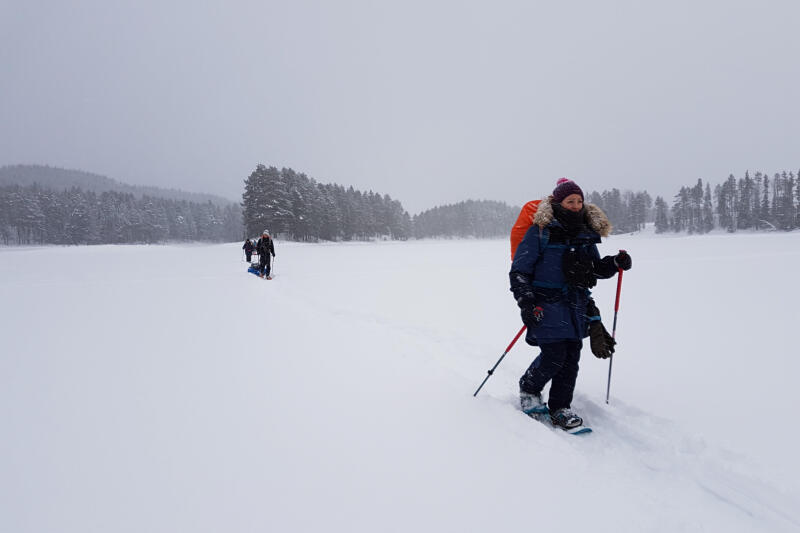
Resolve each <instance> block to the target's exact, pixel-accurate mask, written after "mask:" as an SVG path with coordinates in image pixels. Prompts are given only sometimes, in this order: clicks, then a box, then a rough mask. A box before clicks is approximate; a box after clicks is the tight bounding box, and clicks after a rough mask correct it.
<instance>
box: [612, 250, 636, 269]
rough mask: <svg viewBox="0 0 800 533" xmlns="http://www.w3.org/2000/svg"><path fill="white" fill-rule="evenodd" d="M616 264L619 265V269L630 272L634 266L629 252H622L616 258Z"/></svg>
mask: <svg viewBox="0 0 800 533" xmlns="http://www.w3.org/2000/svg"><path fill="white" fill-rule="evenodd" d="M614 264H615V265H617V268H621V269H622V270H630V269H631V267H632V266H633V261H632V260H631V256H630V254H629V253H628V252H626V251H625V250H620V251H619V253H618V254H617V255H615V256H614Z"/></svg>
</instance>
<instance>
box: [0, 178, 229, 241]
mask: <svg viewBox="0 0 800 533" xmlns="http://www.w3.org/2000/svg"><path fill="white" fill-rule="evenodd" d="M241 234H242V226H241V210H240V209H239V206H238V205H236V204H229V205H228V206H226V207H221V206H218V205H215V204H212V203H211V202H206V203H195V202H188V201H186V200H170V199H165V198H157V197H152V196H141V197H136V196H134V195H133V194H130V193H121V192H116V191H105V192H102V193H100V194H97V193H95V192H94V191H84V190H83V189H81V188H78V187H72V188H69V189H64V190H61V191H58V190H53V189H46V188H42V187H40V186H39V185H29V186H21V185H5V186H0V239H2V241H3V243H4V244H6V245H8V244H133V243H157V242H164V241H211V242H230V241H234V240H238V239H239V238H240V237H241Z"/></svg>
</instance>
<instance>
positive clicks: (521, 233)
mask: <svg viewBox="0 0 800 533" xmlns="http://www.w3.org/2000/svg"><path fill="white" fill-rule="evenodd" d="M541 202H542V201H541V200H531V201H530V202H528V203H527V204H525V205H524V206H522V211H520V212H519V216H518V217H517V221H516V222H514V226H513V227H512V228H511V260H512V261H513V260H514V254H516V253H517V247H518V246H519V243H521V242H522V239H523V238H524V237H525V234H526V233H527V232H528V228H530V227H531V226H532V225H533V216H534V215H535V214H536V210H537V209H539V204H540V203H541ZM540 237H541V235H540Z"/></svg>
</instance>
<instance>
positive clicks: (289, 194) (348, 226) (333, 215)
mask: <svg viewBox="0 0 800 533" xmlns="http://www.w3.org/2000/svg"><path fill="white" fill-rule="evenodd" d="M242 215H243V219H244V226H245V230H246V232H247V235H250V236H255V235H260V234H261V232H262V231H264V230H268V231H270V234H271V235H273V236H278V237H281V238H284V239H288V240H295V241H312V242H313V241H319V240H326V241H340V240H345V241H350V240H370V239H376V238H377V239H407V238H408V237H410V236H411V229H412V225H411V218H410V217H409V215H408V213H407V212H406V211H405V209H403V206H402V204H401V203H400V202H398V201H397V200H392V198H391V197H390V196H389V195H383V196H381V195H380V194H377V193H375V192H373V191H369V192H366V193H363V192H361V191H358V190H355V189H353V187H352V186H351V187H348V188H347V189H345V188H344V187H343V186H341V185H337V184H335V183H334V184H322V183H318V182H317V181H316V180H314V179H313V178H309V177H308V176H306V175H305V174H302V173H298V172H295V171H294V170H292V169H291V168H283V169H281V170H278V169H277V168H276V167H272V166H270V167H267V166H264V165H258V166H257V167H256V169H255V170H254V171H253V172H252V173H251V174H250V176H248V177H247V179H246V180H245V187H244V193H243V194H242Z"/></svg>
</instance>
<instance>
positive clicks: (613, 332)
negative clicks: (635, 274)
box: [606, 250, 624, 403]
mask: <svg viewBox="0 0 800 533" xmlns="http://www.w3.org/2000/svg"><path fill="white" fill-rule="evenodd" d="M622 251H624V250H620V252H622ZM621 290H622V269H621V268H620V269H619V276H618V277H617V300H616V301H615V302H614V326H613V327H612V328H611V338H612V339H613V338H614V337H615V336H616V334H617V312H618V311H619V293H620V291H621ZM613 362H614V354H613V353H612V354H611V356H610V357H609V358H608V386H607V387H606V403H608V396H609V394H610V393H611V363H613Z"/></svg>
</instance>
